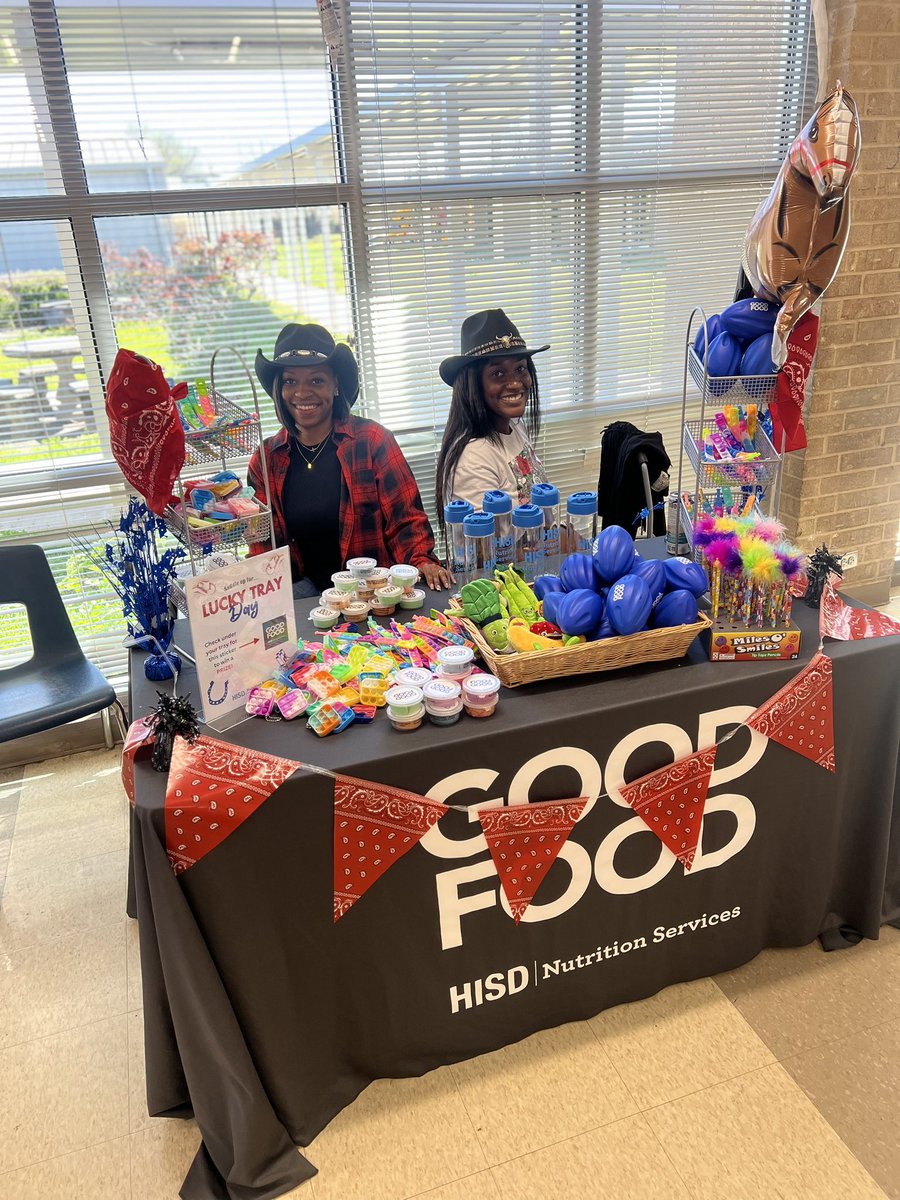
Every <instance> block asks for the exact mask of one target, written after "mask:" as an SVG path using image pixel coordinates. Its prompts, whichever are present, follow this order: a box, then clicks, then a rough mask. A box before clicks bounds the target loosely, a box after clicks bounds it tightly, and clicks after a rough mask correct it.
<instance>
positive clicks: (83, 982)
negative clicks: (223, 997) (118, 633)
mask: <svg viewBox="0 0 900 1200" xmlns="http://www.w3.org/2000/svg"><path fill="white" fill-rule="evenodd" d="M117 764H118V754H117V753H116V752H107V751H102V752H97V753H89V754H80V755H76V756H73V757H71V758H68V759H60V760H57V761H55V762H50V763H46V764H41V765H36V766H31V767H26V768H24V770H22V769H20V770H10V771H6V772H0V889H2V900H0V1198H2V1200H129V1198H130V1200H173V1198H174V1197H176V1196H177V1194H178V1187H179V1184H180V1182H181V1180H182V1178H183V1176H184V1172H185V1169H186V1167H187V1164H188V1163H189V1161H190V1159H191V1158H192V1157H193V1154H194V1150H195V1147H196V1144H197V1142H198V1134H197V1129H196V1127H195V1126H194V1124H193V1123H192V1122H191V1123H184V1122H178V1121H163V1120H150V1119H149V1118H148V1116H147V1113H146V1108H145V1101H144V1091H143V1075H144V1063H143V1036H142V1012H141V990H140V965H139V960H138V954H137V937H136V934H137V930H136V928H135V926H134V924H133V923H132V922H129V921H128V920H127V919H126V918H125V916H124V881H125V845H126V815H127V805H126V801H125V797H124V794H123V792H122V789H121V786H120V784H119V778H118V765H117ZM898 1105H900V931H898V930H893V929H884V930H883V931H882V936H881V939H880V941H878V942H877V943H876V942H869V943H866V944H864V945H862V946H859V947H856V948H855V949H853V950H849V951H846V952H841V953H837V954H830V955H825V954H823V953H822V952H821V951H820V950H819V949H818V947H817V946H816V945H813V946H808V947H806V948H805V949H802V950H790V951H770V952H767V953H764V954H762V955H760V956H759V958H757V959H756V960H755V961H754V962H752V963H749V964H748V965H747V966H745V967H743V968H741V969H740V970H738V971H734V972H731V973H729V974H727V975H723V976H720V977H718V978H716V979H701V980H697V981H696V982H694V983H688V984H684V985H681V986H679V987H673V988H669V989H668V990H667V991H665V992H662V993H660V994H659V995H658V996H654V997H653V998H651V999H649V1000H645V1001H642V1002H641V1003H638V1004H632V1005H627V1006H624V1007H622V1008H617V1009H613V1010H611V1011H609V1012H605V1013H601V1014H600V1015H599V1016H597V1017H595V1018H593V1020H590V1021H586V1022H583V1023H580V1024H574V1025H565V1026H562V1027H560V1028H559V1029H554V1030H550V1031H548V1032H546V1033H541V1034H538V1035H536V1036H535V1037H532V1038H529V1039H528V1040H527V1041H525V1042H522V1043H520V1044H518V1045H516V1046H510V1047H508V1048H507V1049H504V1050H501V1051H498V1052H497V1053H495V1054H489V1055H486V1056H484V1057H483V1058H479V1059H475V1060H473V1061H471V1062H466V1063H461V1064H459V1065H457V1066H454V1067H444V1068H441V1069H440V1070H438V1071H434V1072H432V1073H431V1074H430V1075H427V1076H425V1077H424V1078H422V1079H410V1080H400V1081H385V1082H380V1083H376V1084H373V1085H372V1086H371V1087H370V1088H368V1089H367V1091H366V1092H364V1093H363V1095H362V1096H361V1097H360V1098H359V1099H358V1100H357V1101H356V1103H355V1104H353V1105H351V1106H350V1108H349V1109H347V1110H346V1111H345V1112H343V1113H342V1114H341V1115H340V1116H339V1117H338V1118H337V1119H336V1120H335V1121H334V1122H333V1123H332V1124H331V1126H329V1128H328V1129H326V1130H325V1131H324V1132H323V1133H322V1134H321V1135H320V1136H319V1137H318V1138H317V1139H316V1141H315V1143H314V1144H313V1146H312V1147H311V1148H310V1150H309V1156H310V1158H311V1159H312V1161H313V1162H314V1163H315V1164H316V1165H317V1166H318V1167H319V1170H320V1174H319V1175H318V1176H317V1177H316V1179H315V1180H313V1181H312V1182H311V1183H309V1184H305V1185H304V1186H303V1187H301V1188H298V1189H297V1190H296V1191H295V1192H292V1193H291V1196H292V1197H294V1198H297V1197H299V1198H300V1200H405V1198H407V1197H414V1196H419V1197H423V1198H424V1197H429V1198H430V1200H545V1197H547V1196H548V1195H549V1196H558V1197H560V1198H561V1200H581V1198H582V1197H583V1198H585V1200H594V1198H600V1197H602V1198H604V1200H670V1198H671V1200H744V1198H745V1197H746V1198H747V1200H768V1198H769V1197H780V1198H784V1200H832V1198H833V1200H857V1198H858V1200H863V1198H869V1197H871V1198H876V1197H881V1198H882V1200H883V1198H884V1197H885V1196H887V1197H891V1198H892V1200H900V1135H898V1129H900V1125H898V1121H897V1111H898Z"/></svg>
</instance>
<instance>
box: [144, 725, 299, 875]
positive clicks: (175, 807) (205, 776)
mask: <svg viewBox="0 0 900 1200" xmlns="http://www.w3.org/2000/svg"><path fill="white" fill-rule="evenodd" d="M300 765H301V764H300V763H296V762H292V761H291V760H290V759H288V758H277V757H276V756H275V755H273V754H263V753H262V751H260V750H248V749H246V748H245V747H243V746H232V745H230V744H229V743H228V742H219V741H216V740H215V739H214V738H208V737H198V738H197V740H196V741H195V742H187V741H185V740H184V738H181V737H177V738H176V739H175V747H174V749H173V750H172V765H171V767H170V768H169V783H168V787H167V788H166V851H167V853H168V855H169V861H170V862H171V864H172V867H173V869H174V871H175V874H176V875H179V874H181V872H183V871H186V870H187V869H188V867H192V866H194V864H195V863H198V862H199V861H200V859H201V858H203V857H204V855H206V854H209V852H210V850H215V848H216V847H217V846H219V845H220V844H221V843H222V842H224V841H225V839H226V838H227V837H228V836H229V834H232V833H234V831H235V830H236V829H238V828H239V827H240V826H241V825H242V824H243V822H244V821H246V819H247V818H248V817H249V816H250V815H251V814H252V813H254V812H256V810H257V809H258V808H259V806H260V805H261V804H262V803H263V801H264V800H268V798H269V796H271V795H272V793H273V792H274V791H275V790H276V789H277V788H279V787H280V786H281V784H283V783H284V781H285V780H286V779H289V778H290V776H291V775H293V774H294V772H295V771H296V770H298V769H299V768H300Z"/></svg>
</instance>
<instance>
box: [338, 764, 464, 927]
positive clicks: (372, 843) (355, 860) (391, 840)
mask: <svg viewBox="0 0 900 1200" xmlns="http://www.w3.org/2000/svg"><path fill="white" fill-rule="evenodd" d="M445 812H447V806H446V805H445V804H439V803H438V802H437V801H436V800H428V799H427V798H426V797H425V796H418V795H416V794H415V793H414V792H404V791H403V790H402V789H401V788H392V787H388V786H387V785H385V784H381V783H369V782H368V781H367V780H365V779H354V778H352V776H349V775H337V776H335V784H334V919H335V921H339V920H340V919H341V917H342V916H344V914H345V913H347V912H349V911H350V909H351V908H352V907H353V905H354V904H355V903H356V901H357V900H358V899H359V898H360V896H362V895H363V894H364V893H365V892H367V891H368V889H369V888H370V887H371V886H372V884H373V883H375V882H376V880H378V879H380V878H381V876H382V875H383V874H384V873H385V871H387V870H388V868H389V867H392V866H393V865H394V863H395V862H398V861H399V860H400V859H401V858H402V857H403V855H404V854H407V853H408V852H409V851H410V850H412V848H413V847H414V846H417V845H418V844H419V842H420V841H421V840H422V838H423V837H424V836H425V834H426V833H427V832H428V830H429V829H431V827H432V825H434V824H435V823H436V822H437V821H439V820H440V818H441V817H442V816H443V815H444V813H445Z"/></svg>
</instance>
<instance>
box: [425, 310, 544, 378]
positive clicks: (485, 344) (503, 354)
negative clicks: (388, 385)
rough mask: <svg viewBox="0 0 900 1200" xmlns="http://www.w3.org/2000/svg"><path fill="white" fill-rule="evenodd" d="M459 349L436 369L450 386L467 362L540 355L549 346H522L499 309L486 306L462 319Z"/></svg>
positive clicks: (523, 344) (504, 314) (511, 325)
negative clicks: (482, 309)
mask: <svg viewBox="0 0 900 1200" xmlns="http://www.w3.org/2000/svg"><path fill="white" fill-rule="evenodd" d="M459 349H460V353H459V354H454V355H453V356H452V357H450V358H445V359H444V361H443V362H442V363H441V365H440V367H439V368H438V370H439V371H440V375H441V379H443V381H444V383H449V384H450V386H451V387H452V386H453V381H454V380H455V379H456V377H457V375H458V374H459V373H460V371H461V370H462V369H463V367H467V366H468V365H469V364H470V363H476V362H482V361H483V360H484V359H487V358H508V357H510V356H511V355H519V354H522V355H525V356H527V357H530V356H531V355H532V354H540V353H541V351H542V350H549V349H550V346H549V344H548V345H546V346H536V347H534V348H531V347H529V346H526V345H525V339H524V338H523V337H522V335H521V334H520V333H519V331H518V329H516V327H515V325H513V323H512V321H511V320H510V319H509V317H508V316H507V315H506V313H505V312H504V311H503V309H502V308H486V309H485V310H484V312H477V313H473V314H472V315H471V317H466V319H465V320H464V321H463V323H462V329H461V330H460V334H459Z"/></svg>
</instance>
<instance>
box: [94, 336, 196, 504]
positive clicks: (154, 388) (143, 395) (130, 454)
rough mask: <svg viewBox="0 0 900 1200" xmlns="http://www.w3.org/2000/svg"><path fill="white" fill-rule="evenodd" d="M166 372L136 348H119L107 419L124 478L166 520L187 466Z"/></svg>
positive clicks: (181, 389) (182, 389) (181, 392)
mask: <svg viewBox="0 0 900 1200" xmlns="http://www.w3.org/2000/svg"><path fill="white" fill-rule="evenodd" d="M185 395H187V387H186V386H185V385H184V384H179V385H178V387H177V388H175V389H174V390H172V389H171V388H170V387H169V385H168V383H167V382H166V377H165V375H163V373H162V368H161V367H158V366H157V365H156V363H153V362H151V361H150V359H149V358H143V357H142V356H141V355H140V354H135V353H134V351H133V350H120V351H119V353H118V354H117V355H116V361H115V363H114V364H113V369H112V374H111V375H110V377H109V383H108V384H107V388H106V416H107V418H108V420H109V439H110V445H111V446H112V452H113V456H114V458H115V460H116V462H117V463H118V464H119V467H120V469H121V471H122V474H123V475H124V476H125V478H126V479H127V480H128V482H129V483H130V484H131V486H132V487H133V488H134V489H135V490H136V491H137V492H139V493H140V494H141V495H142V496H143V497H144V499H145V500H146V501H147V507H148V508H149V509H151V511H152V512H155V513H156V514H157V515H158V516H162V512H163V509H164V508H165V507H166V505H167V504H168V503H169V501H170V499H171V497H172V485H173V483H174V482H175V480H176V479H177V478H178V474H179V472H180V471H181V468H182V467H183V466H184V430H183V428H182V426H181V418H180V417H179V415H178V409H177V408H176V406H175V399H176V398H177V399H181V398H182V397H183V396H185Z"/></svg>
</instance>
